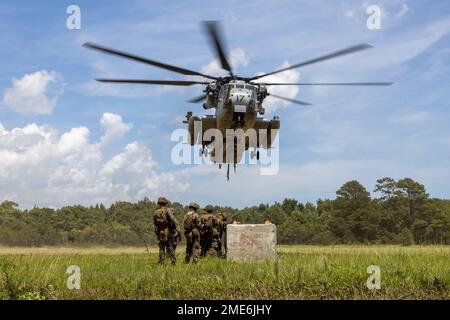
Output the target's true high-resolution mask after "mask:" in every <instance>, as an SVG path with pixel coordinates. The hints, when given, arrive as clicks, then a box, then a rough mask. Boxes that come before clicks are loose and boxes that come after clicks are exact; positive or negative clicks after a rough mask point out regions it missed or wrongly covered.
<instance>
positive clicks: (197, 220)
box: [194, 213, 202, 229]
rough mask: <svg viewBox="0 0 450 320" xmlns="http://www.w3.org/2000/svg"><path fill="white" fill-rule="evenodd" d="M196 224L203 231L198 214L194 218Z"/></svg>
mask: <svg viewBox="0 0 450 320" xmlns="http://www.w3.org/2000/svg"><path fill="white" fill-rule="evenodd" d="M194 224H195V226H196V227H197V228H198V229H201V227H202V221H201V220H200V217H199V216H198V214H197V213H196V214H195V216H194Z"/></svg>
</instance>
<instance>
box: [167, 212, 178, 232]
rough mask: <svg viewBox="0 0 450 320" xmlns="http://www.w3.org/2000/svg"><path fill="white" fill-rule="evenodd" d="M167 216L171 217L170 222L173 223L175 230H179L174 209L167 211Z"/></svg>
mask: <svg viewBox="0 0 450 320" xmlns="http://www.w3.org/2000/svg"><path fill="white" fill-rule="evenodd" d="M167 216H168V217H169V220H170V222H171V223H172V225H173V227H174V229H176V230H179V227H178V222H177V220H176V219H175V216H174V210H173V209H169V210H168V211H167Z"/></svg>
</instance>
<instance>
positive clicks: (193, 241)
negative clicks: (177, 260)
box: [184, 202, 202, 263]
mask: <svg viewBox="0 0 450 320" xmlns="http://www.w3.org/2000/svg"><path fill="white" fill-rule="evenodd" d="M197 210H198V204H197V203H195V202H192V203H191V204H189V211H188V212H187V213H186V214H185V215H184V236H185V237H186V256H185V259H184V261H185V262H186V263H189V262H190V260H191V257H192V262H194V263H196V262H197V261H198V257H199V255H200V229H201V227H202V224H201V221H200V218H199V216H198V214H197Z"/></svg>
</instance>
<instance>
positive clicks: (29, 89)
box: [3, 70, 63, 114]
mask: <svg viewBox="0 0 450 320" xmlns="http://www.w3.org/2000/svg"><path fill="white" fill-rule="evenodd" d="M12 84H13V86H12V87H11V88H9V89H7V90H6V91H5V93H4V95H3V104H4V106H6V107H8V108H10V109H12V110H14V111H16V112H20V113H23V114H50V113H52V111H53V109H54V108H55V106H56V103H57V102H58V98H59V96H60V95H61V94H62V92H63V86H62V78H61V76H60V75H59V74H58V73H56V72H55V71H50V72H49V71H47V70H41V71H37V72H35V73H31V74H26V75H24V76H23V77H22V79H19V80H17V79H13V80H12Z"/></svg>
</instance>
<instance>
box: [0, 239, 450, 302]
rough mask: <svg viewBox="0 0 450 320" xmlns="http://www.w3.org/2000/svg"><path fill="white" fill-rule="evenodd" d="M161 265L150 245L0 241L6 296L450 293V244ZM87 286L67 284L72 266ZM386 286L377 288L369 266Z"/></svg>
mask: <svg viewBox="0 0 450 320" xmlns="http://www.w3.org/2000/svg"><path fill="white" fill-rule="evenodd" d="M183 250H184V248H182V247H179V248H178V250H177V251H178V254H177V255H178V261H179V263H178V264H177V265H176V266H175V267H174V266H171V265H170V264H169V263H167V264H166V265H164V266H159V265H157V263H156V261H157V251H156V249H155V248H152V249H151V252H150V254H148V253H147V252H146V251H145V249H142V248H117V249H113V248H86V249H76V248H40V249H32V248H0V299H450V247H449V246H412V247H400V246H330V247H320V246H280V247H279V249H278V251H279V254H278V257H279V259H278V267H277V265H276V264H275V263H270V262H261V263H237V262H229V261H225V260H222V259H213V258H208V259H202V260H201V261H200V262H199V263H198V264H196V265H192V264H189V265H185V264H184V263H182V260H183V255H182V253H183V252H182V251H183ZM73 264H74V265H78V266H80V268H81V289H80V290H69V289H67V287H66V281H67V277H68V275H67V274H66V268H67V267H68V266H69V265H73ZM372 264H375V265H378V266H379V267H380V268H381V289H380V290H369V289H368V288H367V287H366V281H367V278H368V277H369V274H367V273H366V270H367V267H368V266H369V265H372Z"/></svg>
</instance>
